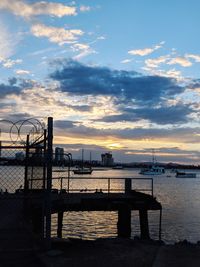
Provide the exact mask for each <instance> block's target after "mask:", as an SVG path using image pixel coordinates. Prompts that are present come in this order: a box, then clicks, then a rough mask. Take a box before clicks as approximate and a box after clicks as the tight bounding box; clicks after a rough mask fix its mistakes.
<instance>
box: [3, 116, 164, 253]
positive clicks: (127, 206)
mask: <svg viewBox="0 0 200 267" xmlns="http://www.w3.org/2000/svg"><path fill="white" fill-rule="evenodd" d="M28 123H30V124H31V127H32V125H35V124H36V125H35V127H33V130H34V131H35V135H33V137H31V136H29V135H27V136H26V139H25V142H24V144H23V145H22V144H21V143H20V144H19V145H17V144H16V142H14V143H12V144H11V145H10V144H6V143H5V144H3V142H1V143H0V150H1V157H0V161H1V163H2V164H4V163H5V162H6V165H5V166H3V167H2V168H1V177H2V180H1V185H0V186H1V188H4V191H3V192H1V194H0V211H1V217H2V218H3V220H1V223H0V229H1V230H2V231H4V230H5V229H6V231H7V235H8V236H10V237H9V239H10V242H11V240H12V234H11V232H12V231H10V230H11V229H15V233H16V234H17V238H19V239H20V237H21V238H22V239H23V238H25V237H29V238H30V240H31V241H30V242H29V244H33V243H34V242H35V241H36V242H37V243H38V244H39V243H40V244H41V246H43V247H45V248H46V249H50V247H51V240H52V239H51V230H52V229H51V216H52V214H57V216H58V220H57V236H58V237H59V238H62V237H63V235H62V226H63V217H64V213H65V212H71V211H75V212H84V211H89V212H90V211H115V212H117V213H118V222H117V234H118V237H121V238H130V237H131V211H133V210H136V211H138V216H139V221H140V237H141V239H150V238H151V237H150V233H149V222H148V211H151V210H155V211H158V212H159V214H160V216H159V222H158V224H159V229H158V239H160V240H161V220H162V206H161V204H160V203H159V202H158V201H157V200H156V198H155V196H154V188H153V179H152V178H133V177H126V178H125V177H121V178H113V177H106V178H105V177H104V178H102V177H93V176H91V177H83V176H79V177H74V176H72V177H71V176H70V166H71V160H72V158H71V155H70V154H66V155H64V157H65V156H66V157H65V158H66V160H67V162H68V165H67V166H68V167H67V171H66V175H64V176H61V175H62V174H63V172H60V173H59V176H58V177H53V118H48V123H47V128H45V129H44V128H43V125H42V124H41V123H39V122H38V120H36V122H35V121H29V120H26V121H25V122H21V121H20V125H19V126H18V125H17V124H13V126H12V127H11V130H12V129H13V128H14V127H16V129H18V130H17V133H18V135H19V136H18V139H19V140H22V138H23V137H24V136H21V135H20V129H22V127H23V126H24V125H26V124H28ZM34 123H35V124H34ZM36 126H37V127H36ZM38 129H40V131H39V130H38ZM29 130H30V129H29ZM8 132H9V131H8ZM10 132H12V131H10ZM31 138H33V139H31ZM16 151H17V155H18V157H19V159H18V160H16V159H15V160H13V155H16V154H15V153H16ZM21 155H24V158H21ZM17 164H18V165H17ZM95 180H96V181H97V183H94V181H95ZM144 182H147V183H148V186H144V184H143V183H144ZM141 185H142V186H141ZM22 231H23V234H21V235H19V234H18V233H21V232H22ZM16 240H17V239H16ZM33 240H34V242H33ZM0 243H2V240H0ZM11 243H12V242H11ZM11 243H9V244H8V247H9V246H11V245H12V244H11ZM15 243H16V244H17V242H15ZM22 243H23V242H22ZM25 243H26V242H25ZM25 247H27V245H26V246H25Z"/></svg>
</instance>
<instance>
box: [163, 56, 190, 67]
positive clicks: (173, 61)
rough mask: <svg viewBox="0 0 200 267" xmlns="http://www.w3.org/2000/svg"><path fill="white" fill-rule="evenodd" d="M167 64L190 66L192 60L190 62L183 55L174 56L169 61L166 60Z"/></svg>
mask: <svg viewBox="0 0 200 267" xmlns="http://www.w3.org/2000/svg"><path fill="white" fill-rule="evenodd" d="M167 64H168V65H180V66H182V67H190V66H192V62H190V61H189V60H188V59H186V58H185V57H176V58H172V59H171V60H170V61H169V62H167Z"/></svg>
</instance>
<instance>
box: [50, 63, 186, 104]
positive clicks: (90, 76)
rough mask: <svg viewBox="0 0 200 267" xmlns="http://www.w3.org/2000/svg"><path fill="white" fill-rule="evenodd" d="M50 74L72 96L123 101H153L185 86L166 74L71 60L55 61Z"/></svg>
mask: <svg viewBox="0 0 200 267" xmlns="http://www.w3.org/2000/svg"><path fill="white" fill-rule="evenodd" d="M53 67H56V70H55V71H53V72H52V73H51V74H50V77H51V78H52V79H53V80H55V81H59V82H60V87H59V89H60V90H61V91H63V92H68V93H69V94H72V95H93V96H95V95H108V96H113V97H115V98H117V99H119V100H120V102H123V100H124V101H136V102H137V103H142V104H144V103H154V102H155V101H160V100H161V99H162V98H163V97H173V96H174V95H176V94H179V93H182V92H183V91H184V90H185V88H184V87H181V86H179V85H177V84H176V81H175V80H174V79H171V78H167V77H160V76H142V75H140V74H138V73H136V72H133V71H124V70H121V71H120V70H112V69H109V68H106V67H99V66H87V65H84V64H82V63H80V62H77V61H74V60H57V61H55V62H54V63H53Z"/></svg>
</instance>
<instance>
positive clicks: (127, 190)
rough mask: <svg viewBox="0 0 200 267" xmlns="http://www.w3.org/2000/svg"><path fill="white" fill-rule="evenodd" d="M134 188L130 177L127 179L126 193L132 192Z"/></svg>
mask: <svg viewBox="0 0 200 267" xmlns="http://www.w3.org/2000/svg"><path fill="white" fill-rule="evenodd" d="M131 190H132V180H131V179H130V178H126V179H125V194H129V193H131Z"/></svg>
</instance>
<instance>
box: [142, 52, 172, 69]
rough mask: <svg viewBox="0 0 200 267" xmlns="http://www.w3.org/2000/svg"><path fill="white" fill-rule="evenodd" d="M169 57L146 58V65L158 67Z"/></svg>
mask: <svg viewBox="0 0 200 267" xmlns="http://www.w3.org/2000/svg"><path fill="white" fill-rule="evenodd" d="M168 59H169V56H168V55H166V56H161V57H158V58H150V59H146V60H145V65H146V66H147V67H148V68H158V67H159V65H160V64H162V63H165V62H166V61H167V60H168Z"/></svg>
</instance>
